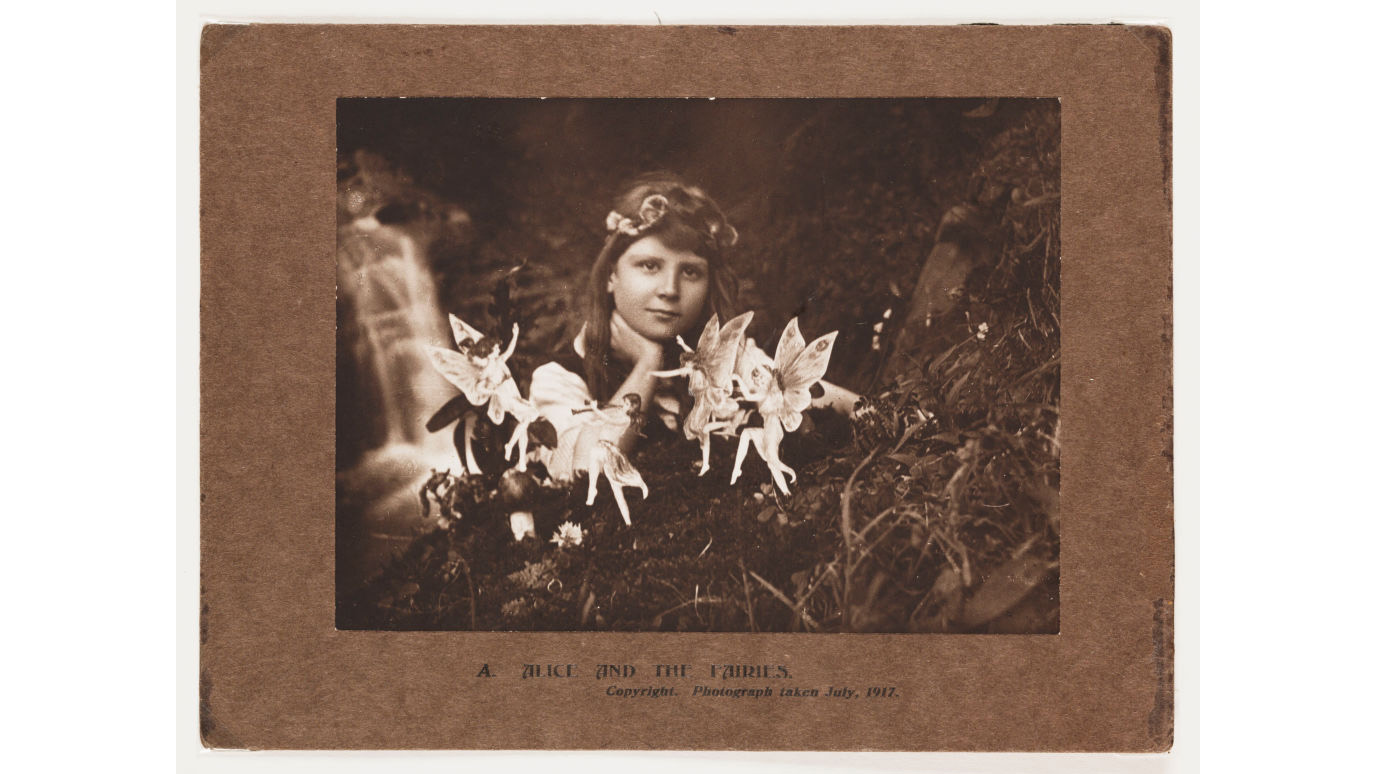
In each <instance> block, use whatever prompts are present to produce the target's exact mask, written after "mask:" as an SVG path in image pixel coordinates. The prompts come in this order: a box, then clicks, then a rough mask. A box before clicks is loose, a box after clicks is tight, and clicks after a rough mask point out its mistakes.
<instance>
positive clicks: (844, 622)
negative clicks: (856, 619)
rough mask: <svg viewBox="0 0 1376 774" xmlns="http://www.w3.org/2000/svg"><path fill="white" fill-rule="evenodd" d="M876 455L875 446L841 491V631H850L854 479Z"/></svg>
mask: <svg viewBox="0 0 1376 774" xmlns="http://www.w3.org/2000/svg"><path fill="white" fill-rule="evenodd" d="M878 453H879V447H877V446H876V447H875V448H873V449H871V450H870V453H869V454H868V455H867V456H866V457H865V459H863V460H861V461H860V464H859V465H856V466H855V470H853V471H851V474H850V478H848V479H846V488H845V489H843V490H842V491H841V537H842V538H844V539H845V541H846V564H845V571H844V572H843V574H842V579H841V584H842V589H841V599H843V600H844V601H845V604H844V605H843V608H844V611H845V612H844V614H843V615H842V616H841V628H842V630H843V631H850V576H851V571H852V570H853V569H854V567H853V566H852V564H851V560H850V556H851V548H852V542H853V540H852V536H851V532H850V498H851V494H852V492H853V490H854V488H855V477H856V476H858V475H860V471H862V470H864V469H865V466H866V465H868V464H870V461H871V460H873V459H874V455H875V454H878Z"/></svg>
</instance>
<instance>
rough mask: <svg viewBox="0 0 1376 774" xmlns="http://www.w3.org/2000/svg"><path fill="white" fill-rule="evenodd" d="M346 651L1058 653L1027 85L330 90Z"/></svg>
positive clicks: (1033, 110)
mask: <svg viewBox="0 0 1376 774" xmlns="http://www.w3.org/2000/svg"><path fill="white" fill-rule="evenodd" d="M336 115H337V126H338V151H339V157H338V182H339V187H338V218H339V232H338V287H339V296H338V308H337V309H338V320H337V327H336V330H337V332H338V350H337V355H336V358H337V359H336V366H337V376H336V421H335V438H336V458H335V459H336V468H337V474H338V478H337V484H336V486H337V489H336V497H337V499H336V519H337V526H338V530H337V551H338V555H337V568H338V575H337V583H338V587H337V592H338V605H339V607H338V615H337V621H338V625H339V627H340V628H343V629H401V630H405V629H461V630H462V629H484V630H492V631H516V630H546V631H707V632H712V631H720V632H798V631H803V632H889V633H894V632H911V633H922V632H928V633H935V632H945V633H957V632H961V633H1012V634H1036V633H1041V634H1046V633H1051V634H1054V633H1056V632H1057V631H1058V629H1059V624H1058V619H1059V604H1058V597H1057V590H1058V578H1059V572H1058V560H1059V544H1060V543H1059V526H1060V525H1059V523H1058V518H1059V513H1058V510H1059V509H1058V500H1059V473H1060V471H1059V468H1060V465H1059V459H1060V458H1059V451H1060V450H1059V440H1058V436H1059V428H1060V368H1059V363H1060V273H1061V272H1060V261H1061V256H1060V217H1059V200H1060V123H1059V122H1060V105H1059V102H1058V101H1057V100H1055V99H1000V98H997V97H991V98H972V99H772V100H771V99H525V100H512V99H414V98H412V99H398V98H363V99H340V100H339V101H338V102H337V103H336Z"/></svg>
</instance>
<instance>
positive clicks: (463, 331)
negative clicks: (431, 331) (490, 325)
mask: <svg viewBox="0 0 1376 774" xmlns="http://www.w3.org/2000/svg"><path fill="white" fill-rule="evenodd" d="M449 327H450V328H451V329H452V330H453V331H454V343H455V344H460V343H462V342H463V340H464V339H472V340H473V341H478V340H479V339H481V338H482V337H483V334H482V332H481V331H479V330H478V329H477V328H474V327H473V326H471V325H469V324H468V323H466V322H464V321H463V320H460V319H459V318H458V315H453V314H451V315H449Z"/></svg>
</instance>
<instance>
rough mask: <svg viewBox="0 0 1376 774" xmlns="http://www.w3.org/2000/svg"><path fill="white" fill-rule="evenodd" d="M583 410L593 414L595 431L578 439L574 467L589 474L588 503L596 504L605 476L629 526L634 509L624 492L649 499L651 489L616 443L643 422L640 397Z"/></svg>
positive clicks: (628, 396)
mask: <svg viewBox="0 0 1376 774" xmlns="http://www.w3.org/2000/svg"><path fill="white" fill-rule="evenodd" d="M584 411H587V412H591V414H592V416H593V418H592V420H591V422H590V424H591V427H592V428H593V429H594V432H585V433H582V434H581V435H580V436H579V437H578V441H577V443H578V446H577V448H576V449H575V450H574V455H573V467H574V469H575V470H582V471H586V472H587V474H588V500H587V504H588V505H592V504H593V503H594V502H596V501H597V479H598V477H599V476H603V477H606V479H607V483H608V484H610V485H611V490H612V497H615V498H616V507H617V509H618V510H620V511H621V519H622V520H623V521H625V522H626V524H627V526H629V525H630V523H631V509H630V506H628V505H627V504H626V495H625V494H624V493H623V492H622V491H621V490H622V489H623V488H625V487H634V488H637V489H639V490H640V494H641V496H642V497H649V496H650V488H649V487H648V486H646V485H645V479H643V478H641V476H640V471H638V470H636V469H635V467H634V466H632V465H631V463H630V460H628V459H626V455H625V454H624V453H622V451H621V449H620V448H619V447H618V446H617V443H618V441H619V440H620V439H621V438H623V437H624V436H625V435H626V434H627V433H631V434H634V433H635V432H636V431H637V429H638V428H639V426H640V425H641V423H642V417H641V412H640V396H639V395H636V394H635V393H629V394H627V395H625V396H624V397H623V398H622V400H621V401H620V402H618V403H617V404H613V405H610V406H607V407H604V408H599V407H598V406H597V405H595V404H594V405H591V406H589V407H587V408H586V409H584Z"/></svg>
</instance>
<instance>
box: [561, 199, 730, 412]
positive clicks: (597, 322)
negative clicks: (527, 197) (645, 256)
mask: <svg viewBox="0 0 1376 774" xmlns="http://www.w3.org/2000/svg"><path fill="white" fill-rule="evenodd" d="M655 194H659V195H661V196H664V197H665V198H666V199H667V200H668V201H669V207H668V210H667V212H666V213H665V214H664V216H663V217H661V218H660V219H659V220H658V221H657V222H656V223H655V224H654V225H653V226H651V227H650V228H648V229H646V230H645V231H644V232H643V233H641V234H638V235H635V236H632V235H630V234H625V233H622V232H620V231H613V232H612V233H611V234H609V235H608V236H607V240H606V241H605V242H604V243H603V244H602V250H601V252H599V253H598V254H597V260H596V261H594V262H593V265H592V271H591V272H589V275H588V288H587V299H588V309H587V318H586V321H587V327H586V329H585V333H584V339H583V346H584V358H583V364H584V373H585V375H586V376H587V378H588V389H589V391H590V392H591V393H592V396H593V398H594V399H595V400H598V401H605V400H607V399H609V398H610V397H611V396H612V394H613V393H615V392H616V389H617V387H618V386H619V385H620V383H621V381H623V380H624V375H622V376H621V378H620V379H618V378H616V377H617V376H618V375H620V374H619V373H615V372H619V371H620V370H622V369H621V368H619V367H618V366H619V365H620V364H616V363H613V362H612V358H611V355H612V353H611V319H612V311H613V309H614V303H613V300H612V295H611V293H609V292H607V280H608V279H609V278H610V277H611V274H612V269H614V268H615V267H616V262H617V261H618V260H620V258H621V254H622V253H624V252H626V249H627V248H628V247H630V246H631V245H632V244H634V243H635V242H636V241H637V240H639V239H640V238H641V237H643V236H647V235H650V234H654V235H655V236H657V237H659V239H660V240H661V241H662V242H664V244H665V245H666V246H668V247H670V248H673V249H675V250H687V251H690V252H693V253H696V254H697V255H700V256H702V257H703V258H706V259H707V279H708V290H707V308H705V309H704V310H703V313H702V316H701V318H700V319H698V320H696V321H695V322H694V323H693V325H692V327H691V328H690V329H689V330H687V331H685V332H684V334H683V338H684V340H685V341H689V342H696V341H697V337H698V336H699V335H700V334H701V333H702V326H703V325H704V324H706V322H707V318H708V317H710V316H711V315H712V314H713V313H715V314H717V315H718V316H719V318H720V319H722V320H726V319H729V318H730V317H732V316H734V315H735V305H736V277H735V274H734V273H733V272H732V271H731V268H730V266H729V265H728V263H727V260H726V250H727V249H728V248H729V246H730V245H729V244H728V243H729V242H732V241H734V237H735V230H734V229H732V228H731V226H730V224H728V223H727V222H726V217H725V216H724V215H723V214H722V211H721V208H720V207H718V206H717V203H716V202H715V201H713V200H712V198H711V197H710V196H708V195H707V194H706V193H705V192H704V191H703V190H702V189H701V188H698V187H696V186H691V185H688V184H687V183H686V182H684V180H683V179H682V178H680V177H678V176H677V175H674V174H672V173H668V172H653V173H650V174H646V175H641V176H640V177H637V178H636V179H635V180H632V181H631V182H630V183H628V184H627V185H626V186H624V187H623V189H622V193H621V195H620V196H618V197H617V198H616V200H615V201H614V202H613V205H612V209H613V210H615V211H616V212H618V213H620V214H621V215H622V216H624V217H628V218H631V219H633V220H637V222H638V217H639V212H640V205H641V203H642V202H644V201H645V197H647V196H653V195H655ZM727 235H730V236H729V237H728V236H727Z"/></svg>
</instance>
